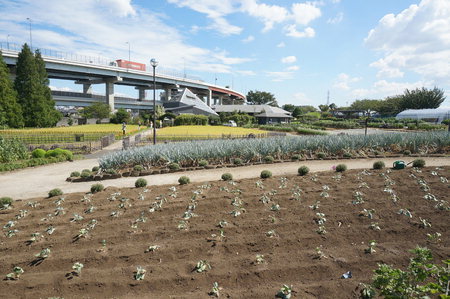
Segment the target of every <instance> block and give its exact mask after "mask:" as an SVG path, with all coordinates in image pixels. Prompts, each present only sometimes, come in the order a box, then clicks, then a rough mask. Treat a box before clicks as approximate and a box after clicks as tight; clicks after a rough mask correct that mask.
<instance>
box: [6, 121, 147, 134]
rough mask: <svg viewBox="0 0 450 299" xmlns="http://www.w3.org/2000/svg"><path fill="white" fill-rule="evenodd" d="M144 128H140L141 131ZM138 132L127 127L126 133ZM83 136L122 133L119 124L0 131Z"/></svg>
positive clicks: (133, 127)
mask: <svg viewBox="0 0 450 299" xmlns="http://www.w3.org/2000/svg"><path fill="white" fill-rule="evenodd" d="M142 128H144V127H143V126H141V129H142ZM137 130H138V126H137V125H127V133H132V132H136V131H137ZM65 133H69V134H83V133H117V134H121V133H122V125H121V124H98V125H97V124H95V125H94V124H93V125H80V126H70V127H55V128H25V129H8V130H0V135H10V134H13V135H14V134H15V135H18V134H23V135H29V134H65Z"/></svg>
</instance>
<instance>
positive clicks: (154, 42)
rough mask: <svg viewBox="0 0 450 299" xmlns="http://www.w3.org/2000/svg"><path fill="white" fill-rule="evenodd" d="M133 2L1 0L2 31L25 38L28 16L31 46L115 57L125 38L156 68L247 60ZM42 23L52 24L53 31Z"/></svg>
mask: <svg viewBox="0 0 450 299" xmlns="http://www.w3.org/2000/svg"><path fill="white" fill-rule="evenodd" d="M132 3H133V2H130V1H128V0H109V1H108V2H105V1H98V0H83V1H78V0H65V1H58V0H9V1H7V0H3V1H2V9H3V8H4V9H5V11H8V14H2V17H1V20H0V35H2V34H3V35H6V34H10V35H11V36H22V37H24V39H25V37H27V36H28V24H27V23H26V22H24V20H26V18H27V17H30V18H31V19H32V20H33V24H36V25H35V29H34V30H33V46H43V47H46V48H52V49H53V50H62V51H73V52H75V53H77V54H79V55H80V54H81V55H89V56H93V57H98V56H103V57H110V59H111V60H115V59H120V58H125V57H127V56H128V45H127V44H126V42H130V48H131V59H132V60H133V61H138V62H143V63H147V64H148V61H149V59H150V58H152V57H155V58H157V59H158V60H159V61H160V66H159V67H158V68H159V69H164V68H175V69H178V70H180V69H181V68H183V66H184V65H185V66H186V68H187V69H192V70H196V71H208V72H217V73H219V72H222V73H223V72H231V66H230V65H233V64H239V63H243V62H246V61H249V59H247V58H240V57H230V56H229V54H228V53H225V52H223V51H220V49H219V51H217V50H214V51H211V50H208V49H204V48H200V47H196V46H193V45H191V44H188V43H187V42H186V41H185V37H184V36H183V34H181V33H180V32H179V31H178V30H177V29H175V28H174V27H171V26H169V25H167V24H166V23H165V22H164V21H165V19H164V18H165V17H164V16H161V15H160V14H155V13H153V12H151V11H148V10H146V9H143V8H141V7H139V6H134V5H133V4H132ZM128 5H130V7H129V6H128ZM211 14H212V12H211ZM36 27H37V28H36ZM41 28H52V29H51V30H52V31H50V29H41ZM6 30H8V32H6ZM59 32H61V33H59ZM23 41H24V40H21V41H18V42H20V43H21V42H23ZM180 50H181V52H180ZM180 53H182V54H180Z"/></svg>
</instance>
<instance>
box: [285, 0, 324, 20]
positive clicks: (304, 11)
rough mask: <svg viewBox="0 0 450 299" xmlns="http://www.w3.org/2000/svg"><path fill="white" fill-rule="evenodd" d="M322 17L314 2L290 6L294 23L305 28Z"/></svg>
mask: <svg viewBox="0 0 450 299" xmlns="http://www.w3.org/2000/svg"><path fill="white" fill-rule="evenodd" d="M321 15H322V13H321V11H320V8H318V7H317V6H316V4H315V3H314V2H306V3H294V4H292V18H293V19H294V21H295V23H297V24H299V25H303V26H306V25H308V24H309V23H310V22H311V21H313V20H315V19H317V18H319V17H320V16H321Z"/></svg>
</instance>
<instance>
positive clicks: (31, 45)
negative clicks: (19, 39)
mask: <svg viewBox="0 0 450 299" xmlns="http://www.w3.org/2000/svg"><path fill="white" fill-rule="evenodd" d="M27 20H28V22H30V49H31V52H33V36H32V35H31V19H30V18H27Z"/></svg>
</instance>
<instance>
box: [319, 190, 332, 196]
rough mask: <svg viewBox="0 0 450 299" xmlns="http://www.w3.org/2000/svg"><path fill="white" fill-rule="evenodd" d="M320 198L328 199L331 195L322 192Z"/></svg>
mask: <svg viewBox="0 0 450 299" xmlns="http://www.w3.org/2000/svg"><path fill="white" fill-rule="evenodd" d="M320 197H324V198H328V197H330V194H328V192H326V191H322V192H320Z"/></svg>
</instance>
